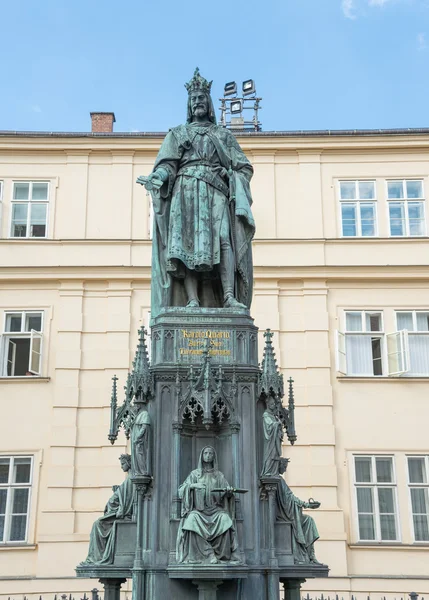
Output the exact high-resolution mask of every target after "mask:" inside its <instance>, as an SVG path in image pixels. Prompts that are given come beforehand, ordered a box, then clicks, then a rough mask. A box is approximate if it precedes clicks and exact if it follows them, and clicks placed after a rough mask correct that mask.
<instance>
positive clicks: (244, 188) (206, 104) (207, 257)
mask: <svg viewBox="0 0 429 600" xmlns="http://www.w3.org/2000/svg"><path fill="white" fill-rule="evenodd" d="M185 87H186V89H187V91H188V114H187V122H186V124H185V125H179V126H178V127H174V128H173V129H171V130H170V131H169V132H168V133H167V136H166V137H165V139H164V141H163V143H162V146H161V148H160V150H159V153H158V156H157V159H156V161H155V166H154V170H153V171H152V173H151V174H150V175H149V176H148V177H139V178H138V179H137V182H138V183H142V184H143V185H145V186H146V189H148V190H151V193H152V200H153V208H154V217H155V218H154V233H153V249H152V301H151V311H152V317H155V316H156V315H157V314H158V313H159V312H160V310H161V308H163V307H168V306H188V307H191V308H196V307H199V306H203V307H226V308H238V309H244V308H249V307H250V303H251V299H252V284H253V266H252V252H251V241H252V238H253V236H254V233H255V223H254V220H253V216H252V211H251V204H252V198H251V194H250V186H249V184H250V179H251V177H252V174H253V168H252V166H251V164H250V162H249V161H248V159H247V158H246V156H245V154H244V153H243V151H242V150H241V148H240V146H239V144H238V143H237V141H236V139H235V137H234V135H233V134H232V133H231V131H229V130H228V129H225V128H224V127H220V126H218V125H217V124H216V117H215V113H214V107H213V101H212V99H211V96H210V89H211V82H210V83H209V82H208V81H207V80H206V79H204V77H202V76H201V75H200V73H199V70H198V69H196V71H195V73H194V76H193V78H192V79H191V80H190V81H189V83H187V84H186V85H185Z"/></svg>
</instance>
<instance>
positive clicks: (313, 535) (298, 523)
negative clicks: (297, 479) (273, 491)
mask: <svg viewBox="0 0 429 600" xmlns="http://www.w3.org/2000/svg"><path fill="white" fill-rule="evenodd" d="M277 490H278V493H277V503H278V506H277V508H278V513H277V519H278V520H279V521H290V522H291V523H292V530H293V536H292V550H293V555H294V559H295V562H303V563H308V562H310V559H311V557H312V555H314V554H313V544H314V542H315V541H316V540H318V539H319V532H318V531H317V526H316V523H315V522H314V519H313V517H310V515H304V514H302V507H303V506H304V504H305V503H304V502H303V500H300V499H299V498H297V496H295V495H294V494H293V492H292V490H291V489H290V487H289V486H288V485H287V483H286V481H285V480H284V479H283V477H281V478H280V484H279V486H278V488H277Z"/></svg>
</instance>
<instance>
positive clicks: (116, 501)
mask: <svg viewBox="0 0 429 600" xmlns="http://www.w3.org/2000/svg"><path fill="white" fill-rule="evenodd" d="M119 460H120V461H121V468H122V470H123V471H124V472H125V473H128V471H129V470H130V468H131V456H130V455H129V454H121V456H120V458H119ZM115 487H116V489H115V491H114V493H113V495H112V496H111V497H110V498H109V500H108V502H107V504H106V507H105V509H104V515H103V516H102V517H99V518H98V519H97V520H96V521H95V523H94V525H93V526H92V530H91V535H90V539H89V551H88V556H87V558H86V560H85V561H84V562H83V563H81V565H110V564H112V563H113V559H114V551H115V537H116V527H115V523H116V521H117V519H131V517H132V512H133V503H134V486H133V483H132V481H131V479H130V478H129V477H127V478H126V479H125V481H124V482H123V483H121V485H119V486H114V488H115Z"/></svg>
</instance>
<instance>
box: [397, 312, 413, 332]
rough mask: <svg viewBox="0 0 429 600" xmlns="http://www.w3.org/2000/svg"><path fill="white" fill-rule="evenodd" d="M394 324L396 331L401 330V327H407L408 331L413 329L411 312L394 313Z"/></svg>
mask: <svg viewBox="0 0 429 600" xmlns="http://www.w3.org/2000/svg"><path fill="white" fill-rule="evenodd" d="M396 325H397V327H398V331H401V330H402V329H408V331H413V329H414V326H413V313H410V312H407V313H406V312H401V313H396Z"/></svg>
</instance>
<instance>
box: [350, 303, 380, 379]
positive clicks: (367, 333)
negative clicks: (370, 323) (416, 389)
mask: <svg viewBox="0 0 429 600" xmlns="http://www.w3.org/2000/svg"><path fill="white" fill-rule="evenodd" d="M347 313H361V330H360V331H349V330H348V329H346V326H347ZM371 314H373V315H374V314H377V315H380V331H367V330H366V319H365V317H366V315H371ZM343 335H344V338H345V339H344V341H345V343H346V341H347V336H350V335H357V336H365V337H371V338H379V339H380V340H381V353H380V354H381V357H380V361H381V375H374V374H373V373H368V374H367V375H354V374H350V376H352V377H353V376H354V377H384V374H385V371H386V357H385V353H386V342H385V335H386V334H385V332H384V315H383V311H382V310H378V309H377V310H357V309H348V310H344V334H343ZM344 353H345V357H346V363H345V365H346V368H347V350H346V346H345V345H344Z"/></svg>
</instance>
